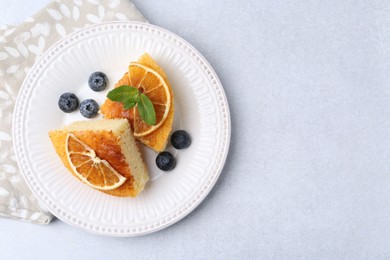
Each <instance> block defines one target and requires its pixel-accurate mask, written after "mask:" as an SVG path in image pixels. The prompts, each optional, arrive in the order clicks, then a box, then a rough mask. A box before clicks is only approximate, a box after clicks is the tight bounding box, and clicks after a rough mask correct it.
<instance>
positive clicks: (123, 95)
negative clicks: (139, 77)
mask: <svg viewBox="0 0 390 260" xmlns="http://www.w3.org/2000/svg"><path fill="white" fill-rule="evenodd" d="M107 97H108V98H109V99H110V100H112V101H117V102H122V103H123V108H124V109H126V110H127V109H130V108H132V107H133V106H135V104H136V103H137V102H138V99H139V91H138V89H137V88H135V87H131V86H127V85H123V86H120V87H117V88H115V89H113V90H111V91H110V92H108V94H107Z"/></svg>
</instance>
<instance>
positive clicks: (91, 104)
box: [80, 99, 99, 118]
mask: <svg viewBox="0 0 390 260" xmlns="http://www.w3.org/2000/svg"><path fill="white" fill-rule="evenodd" d="M98 112H99V105H98V103H96V101H95V100H93V99H86V100H84V101H83V102H81V104H80V113H81V114H82V115H83V116H84V117H86V118H92V117H95V116H96V115H97V114H98Z"/></svg>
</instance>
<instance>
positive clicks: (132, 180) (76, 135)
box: [49, 119, 149, 197]
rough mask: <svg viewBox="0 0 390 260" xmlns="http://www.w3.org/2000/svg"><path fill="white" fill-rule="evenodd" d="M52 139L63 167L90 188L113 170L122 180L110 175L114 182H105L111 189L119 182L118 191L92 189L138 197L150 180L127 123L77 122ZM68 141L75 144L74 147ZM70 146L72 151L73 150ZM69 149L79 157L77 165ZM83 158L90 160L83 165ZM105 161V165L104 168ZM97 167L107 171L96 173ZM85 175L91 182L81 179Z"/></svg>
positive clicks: (115, 120)
mask: <svg viewBox="0 0 390 260" xmlns="http://www.w3.org/2000/svg"><path fill="white" fill-rule="evenodd" d="M49 137H50V139H51V141H52V143H53V146H54V148H55V150H56V152H57V154H58V156H59V157H60V158H61V160H62V162H63V164H64V166H65V167H66V168H67V169H68V170H69V171H70V172H71V173H72V174H73V175H74V176H76V177H77V178H78V179H79V180H81V181H83V182H84V183H87V184H88V185H89V186H91V185H90V184H91V183H92V182H94V181H96V179H98V178H101V177H102V176H100V175H101V173H102V172H107V171H108V172H110V170H112V169H114V170H113V171H114V173H115V172H116V173H115V174H117V175H118V176H119V179H117V180H116V179H115V176H116V175H115V174H114V175H107V176H111V177H112V178H111V180H107V179H104V184H106V185H107V186H109V185H111V184H113V183H114V182H115V181H116V182H117V183H116V184H117V185H119V187H115V188H114V189H108V190H106V189H105V188H104V187H102V188H99V187H97V188H96V187H94V186H91V187H93V188H96V189H98V190H100V191H102V192H105V193H107V194H110V195H113V196H119V197H128V196H131V197H135V196H137V195H138V194H139V193H140V192H141V191H142V190H143V189H144V187H145V184H146V182H147V181H148V180H149V176H148V170H147V168H146V165H145V163H144V162H143V160H142V157H141V154H140V152H139V148H138V143H137V142H136V140H135V139H134V136H133V134H132V132H131V129H130V126H129V123H128V121H127V120H126V119H102V120H89V121H79V122H74V123H72V124H70V125H68V126H65V127H63V128H62V129H59V130H54V131H50V132H49ZM69 140H71V141H72V142H73V143H72V144H71V143H70V142H71V141H69ZM71 145H72V147H73V148H70V146H71ZM70 149H73V150H72V151H76V152H74V154H76V155H78V156H79V158H78V162H77V161H76V162H75V160H74V159H71V158H72V157H71V156H70V154H71V153H70V151H71V150H70ZM77 149H78V151H79V152H77ZM91 154H92V157H93V156H96V157H95V158H92V159H91V157H88V156H91ZM84 158H87V159H86V160H85V161H82V160H83V159H84ZM104 161H106V163H105V164H101V162H104ZM88 163H91V165H89V164H88ZM96 165H98V167H97V168H98V169H99V170H102V169H103V170H104V169H106V171H102V172H100V171H99V172H98V173H95V172H94V171H92V168H93V167H95V166H96ZM75 166H77V167H75ZM110 167H111V168H110ZM77 169H78V170H77ZM76 171H77V172H76ZM82 171H83V172H86V173H88V174H87V175H88V176H87V175H85V176H87V177H88V181H87V180H85V179H82V178H81V177H83V176H84V175H83V176H81V175H80V172H82ZM94 173H95V176H94V175H93V174H94ZM89 180H90V181H91V182H89ZM120 182H122V183H120ZM112 187H114V186H112Z"/></svg>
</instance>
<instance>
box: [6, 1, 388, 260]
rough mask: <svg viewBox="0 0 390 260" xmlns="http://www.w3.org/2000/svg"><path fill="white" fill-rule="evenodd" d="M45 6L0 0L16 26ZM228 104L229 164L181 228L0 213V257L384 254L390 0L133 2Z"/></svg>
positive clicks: (382, 256) (8, 19)
mask: <svg viewBox="0 0 390 260" xmlns="http://www.w3.org/2000/svg"><path fill="white" fill-rule="evenodd" d="M47 2H48V1H47V0H38V1H28V0H18V1H1V2H0V10H1V13H2V14H1V15H0V24H5V23H10V24H17V23H19V22H21V21H23V20H24V19H25V18H27V17H28V16H30V15H32V14H33V13H35V12H36V11H37V10H39V9H40V8H41V7H43V6H44V5H45V4H46V3H47ZM134 4H135V5H136V6H137V7H138V8H139V9H140V11H141V12H142V13H143V14H144V15H145V17H146V18H147V19H148V20H149V21H150V22H151V23H154V24H156V25H159V26H162V27H164V28H166V29H168V30H171V31H172V32H174V33H176V34H178V35H180V36H182V37H183V38H184V39H186V40H187V41H189V42H190V43H191V44H193V45H194V46H195V47H196V48H197V49H198V50H199V51H200V52H201V53H202V54H203V55H204V56H205V57H206V58H207V59H208V61H209V62H210V64H211V65H212V66H213V67H214V69H215V70H216V72H217V74H218V75H219V77H220V79H221V81H222V83H223V86H224V89H225V91H226V95H227V97H228V100H229V105H230V110H231V119H232V139H231V147H230V152H229V156H228V159H227V163H226V165H225V167H224V169H223V172H222V174H221V177H220V179H219V181H218V182H217V184H216V186H215V187H214V189H213V190H212V192H211V193H210V194H209V196H208V197H207V198H206V200H205V201H204V202H203V203H202V204H201V205H200V206H199V207H198V208H197V209H196V210H195V211H193V212H192V213H191V214H190V215H189V216H187V217H186V218H184V219H183V220H181V221H180V222H178V223H176V224H175V225H173V226H171V227H169V228H167V229H164V230H162V231H159V232H157V233H153V234H150V235H147V236H143V237H135V238H124V239H123V238H107V237H100V236H96V235H92V234H89V233H87V232H84V231H82V230H79V229H75V228H73V227H70V226H68V225H66V224H64V223H62V222H61V221H59V220H55V221H53V222H52V223H51V224H50V225H47V226H39V225H34V224H28V223H22V222H18V221H14V220H9V219H4V218H0V259H76V258H75V257H78V259H373V258H375V259H389V258H390V246H389V245H390V167H389V166H390V160H389V159H390V2H389V1H374V0H373V1H358V0H355V1H349V0H345V1H339V0H333V1H331V0H330V1H320V0H313V1H309V0H304V1H301V0H292V1H283V0H277V1H266V0H256V1H255V0H251V1H238V0H237V1H207V0H199V1H180V0H172V1H163V0H155V1H152V0H149V1H142V0H134Z"/></svg>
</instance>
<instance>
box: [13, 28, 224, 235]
mask: <svg viewBox="0 0 390 260" xmlns="http://www.w3.org/2000/svg"><path fill="white" fill-rule="evenodd" d="M144 52H148V53H149V54H150V55H151V56H152V57H153V58H154V59H155V60H156V61H157V62H158V63H159V64H160V65H161V67H162V68H164V70H165V71H166V73H167V75H168V79H169V80H170V82H171V85H172V88H173V91H174V94H175V105H176V107H175V113H176V114H175V121H174V126H173V129H174V130H178V129H184V130H187V131H188V132H189V134H190V135H191V137H192V145H191V146H190V147H189V148H188V149H185V150H180V151H176V150H175V149H174V148H173V147H171V146H170V145H168V147H167V150H169V151H171V152H172V153H174V155H175V157H176V160H177V164H176V167H175V169H174V170H173V171H171V172H168V173H163V172H161V171H159V170H158V168H157V167H156V166H155V163H154V160H155V157H156V154H155V153H154V152H152V151H151V150H150V149H147V148H143V153H144V157H145V160H146V163H147V165H148V167H149V170H150V175H151V181H150V182H149V183H148V184H147V186H146V188H145V190H144V191H143V192H142V193H141V194H140V195H139V196H138V197H137V198H118V197H113V196H110V195H106V194H104V193H101V192H99V191H96V190H94V189H92V188H89V187H88V186H87V185H85V184H83V183H81V182H80V181H78V180H77V179H76V178H74V177H73V176H72V175H71V174H70V173H69V172H68V171H67V170H66V169H65V167H64V166H63V165H62V163H61V161H60V159H59V158H58V157H57V155H56V153H55V151H54V148H53V147H52V144H51V142H50V140H49V137H48V131H49V130H53V129H57V128H60V127H62V126H64V125H65V124H68V123H70V122H72V121H75V120H85V119H84V118H83V117H82V116H81V115H80V114H79V112H78V111H76V112H73V113H71V114H66V113H63V112H62V111H61V110H60V109H59V108H58V106H57V101H58V98H59V96H60V95H61V94H62V93H64V92H73V93H75V94H76V95H77V96H78V97H79V99H80V101H81V100H83V99H87V98H93V99H95V100H96V101H98V103H100V104H102V102H103V101H104V99H105V96H106V94H107V91H109V90H110V89H112V87H113V85H114V84H115V82H116V81H117V80H118V79H120V78H121V77H122V75H123V74H124V73H125V72H126V70H127V66H128V64H129V62H130V61H133V60H137V59H138V57H139V56H140V55H142V54H143V53H144ZM94 71H103V72H105V73H106V74H107V76H108V78H109V80H110V87H109V89H107V90H106V91H105V92H93V91H92V90H90V89H89V87H88V85H87V81H88V76H89V75H90V74H91V73H92V72H94ZM13 133H14V144H15V151H16V155H17V160H18V163H19V166H20V169H21V171H22V172H23V175H24V178H25V180H26V182H27V183H28V185H29V187H30V188H31V189H32V191H33V193H34V194H35V195H36V196H37V198H38V199H39V200H40V202H41V203H43V204H44V205H45V206H46V207H47V208H48V209H49V210H50V211H51V212H52V213H53V214H54V215H55V216H56V217H58V218H59V219H61V220H63V221H64V222H66V223H69V224H71V225H73V226H77V227H80V228H82V229H85V230H87V231H90V232H93V233H97V234H102V235H108V236H135V235H142V234H147V233H150V232H154V231H157V230H160V229H162V228H165V227H167V226H169V225H171V224H173V223H175V222H177V221H178V220H180V219H182V218H183V217H184V216H186V215H187V214H188V213H190V212H191V211H192V210H193V209H194V208H195V207H196V206H197V205H199V203H200V202H201V201H202V200H203V199H204V198H205V197H206V195H207V194H208V193H209V191H210V190H211V188H212V187H213V185H214V184H215V182H216V180H217V179H218V176H219V175H220V173H221V171H222V168H223V165H224V162H225V159H226V156H227V153H228V148H229V142H230V115H229V107H228V104H227V100H226V97H225V94H224V91H223V88H222V85H221V83H220V81H219V80H218V77H217V75H216V74H215V72H214V71H213V69H212V68H211V66H210V65H209V64H208V63H207V61H206V60H205V58H204V57H203V56H202V55H201V54H200V53H199V52H198V51H197V50H196V49H195V48H194V47H192V46H191V45H190V44H188V43H187V42H186V41H184V40H183V39H181V38H180V37H178V36H177V35H175V34H173V33H171V32H169V31H167V30H164V29H162V28H159V27H156V26H153V25H150V24H143V23H135V22H112V23H106V24H101V25H96V26H92V27H88V28H86V29H83V30H80V31H78V32H76V33H73V34H71V35H69V36H67V37H66V38H64V39H63V40H61V41H60V42H58V43H56V44H55V45H54V46H53V47H51V48H50V49H49V50H48V51H47V52H46V53H45V54H44V55H43V56H42V57H41V58H40V59H39V61H38V62H37V63H36V64H35V65H34V67H33V68H32V69H31V70H30V73H29V74H28V76H27V78H26V79H25V81H24V83H23V86H22V88H21V90H20V93H19V96H18V99H17V103H16V108H15V113H14V118H13Z"/></svg>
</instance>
